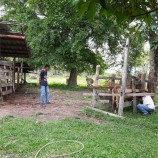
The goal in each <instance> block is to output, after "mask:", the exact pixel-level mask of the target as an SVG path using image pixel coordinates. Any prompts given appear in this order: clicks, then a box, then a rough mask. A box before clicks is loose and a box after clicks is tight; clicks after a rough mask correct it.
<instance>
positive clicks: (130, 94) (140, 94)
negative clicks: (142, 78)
mask: <svg viewBox="0 0 158 158" xmlns="http://www.w3.org/2000/svg"><path fill="white" fill-rule="evenodd" d="M126 96H133V97H143V96H155V94H154V93H129V94H126Z"/></svg>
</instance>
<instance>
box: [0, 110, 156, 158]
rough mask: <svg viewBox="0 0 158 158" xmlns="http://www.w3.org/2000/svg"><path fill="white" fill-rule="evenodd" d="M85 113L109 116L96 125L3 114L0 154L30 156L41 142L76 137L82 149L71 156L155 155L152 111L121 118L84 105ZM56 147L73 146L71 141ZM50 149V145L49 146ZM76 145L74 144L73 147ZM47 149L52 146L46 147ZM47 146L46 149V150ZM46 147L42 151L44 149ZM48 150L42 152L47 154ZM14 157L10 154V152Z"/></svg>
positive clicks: (120, 157)
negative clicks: (42, 120) (142, 114)
mask: <svg viewBox="0 0 158 158" xmlns="http://www.w3.org/2000/svg"><path fill="white" fill-rule="evenodd" d="M84 113H86V114H87V115H89V116H91V117H92V116H93V117H98V118H101V119H105V120H109V121H110V122H111V123H109V124H106V125H98V124H95V123H89V122H85V121H80V120H75V119H65V120H60V121H47V122H43V123H41V122H36V120H35V119H33V118H30V119H19V118H12V117H8V118H3V119H1V121H0V123H1V124H0V133H1V137H0V157H5V156H7V155H16V156H18V157H27V158H28V157H34V155H35V154H36V152H37V150H38V149H39V148H41V147H42V146H43V145H45V144H47V143H49V142H52V141H56V140H65V139H67V140H68V139H69V140H79V141H81V142H82V143H83V144H84V145H85V149H84V150H83V152H81V153H79V154H77V155H75V156H72V157H73V158H90V157H91V158H105V157H106V158H157V157H158V152H157V148H158V143H157V141H158V133H157V128H158V126H156V125H158V124H157V119H158V116H157V115H156V114H154V115H152V116H151V117H141V116H140V115H139V117H137V118H135V116H133V117H129V118H127V119H124V120H121V119H116V118H112V117H108V116H105V115H102V114H98V113H96V112H93V111H91V110H88V109H85V110H84ZM60 145H63V146H59V148H58V147H56V148H55V149H56V151H57V152H58V153H63V150H66V151H69V150H70V151H73V150H76V146H75V145H70V146H69V147H68V148H65V146H66V145H64V144H60ZM52 148H53V149H54V147H53V146H52ZM77 148H78V147H77ZM48 149H50V150H53V149H51V147H50V148H48ZM48 149H47V150H48ZM47 150H46V151H45V152H47ZM48 153H49V151H48V152H47V153H45V154H48ZM12 157H14V156H12Z"/></svg>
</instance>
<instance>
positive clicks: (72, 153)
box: [34, 140, 84, 158]
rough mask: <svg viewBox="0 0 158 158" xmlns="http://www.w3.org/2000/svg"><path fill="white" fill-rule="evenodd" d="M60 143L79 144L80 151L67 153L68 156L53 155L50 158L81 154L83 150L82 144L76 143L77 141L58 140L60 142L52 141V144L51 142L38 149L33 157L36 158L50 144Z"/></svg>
mask: <svg viewBox="0 0 158 158" xmlns="http://www.w3.org/2000/svg"><path fill="white" fill-rule="evenodd" d="M61 142H74V143H77V144H80V145H81V146H82V147H81V149H79V150H77V151H74V152H71V153H68V154H62V155H53V156H52V158H56V157H65V156H71V155H74V154H77V153H79V152H81V151H82V150H83V149H84V144H83V143H81V142H79V141H77V140H60V141H54V142H51V143H47V144H46V145H44V146H43V147H42V148H40V149H39V150H38V152H37V153H36V155H35V157H34V158H37V156H38V155H39V153H40V152H41V151H42V150H43V149H44V148H46V147H47V146H49V145H51V144H55V143H61Z"/></svg>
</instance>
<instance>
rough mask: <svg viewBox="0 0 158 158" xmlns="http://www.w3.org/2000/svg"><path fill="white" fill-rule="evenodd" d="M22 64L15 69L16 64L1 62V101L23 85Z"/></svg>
mask: <svg viewBox="0 0 158 158" xmlns="http://www.w3.org/2000/svg"><path fill="white" fill-rule="evenodd" d="M22 69H23V67H22V64H21V66H20V67H15V63H14V61H13V62H9V61H2V60H0V100H3V96H5V95H8V94H11V93H13V92H14V91H15V90H16V88H18V87H19V85H20V84H21V83H22V76H23V75H22V73H23V71H22Z"/></svg>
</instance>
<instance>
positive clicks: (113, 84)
mask: <svg viewBox="0 0 158 158" xmlns="http://www.w3.org/2000/svg"><path fill="white" fill-rule="evenodd" d="M111 86H112V87H114V86H115V74H113V75H112V76H111Z"/></svg>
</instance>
